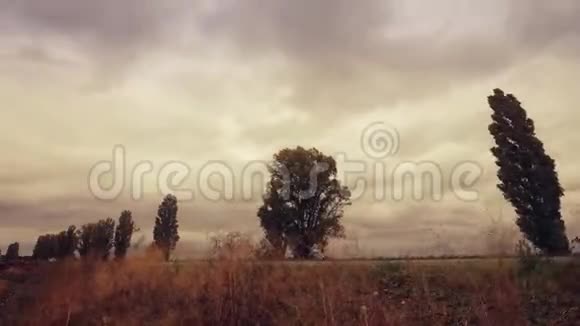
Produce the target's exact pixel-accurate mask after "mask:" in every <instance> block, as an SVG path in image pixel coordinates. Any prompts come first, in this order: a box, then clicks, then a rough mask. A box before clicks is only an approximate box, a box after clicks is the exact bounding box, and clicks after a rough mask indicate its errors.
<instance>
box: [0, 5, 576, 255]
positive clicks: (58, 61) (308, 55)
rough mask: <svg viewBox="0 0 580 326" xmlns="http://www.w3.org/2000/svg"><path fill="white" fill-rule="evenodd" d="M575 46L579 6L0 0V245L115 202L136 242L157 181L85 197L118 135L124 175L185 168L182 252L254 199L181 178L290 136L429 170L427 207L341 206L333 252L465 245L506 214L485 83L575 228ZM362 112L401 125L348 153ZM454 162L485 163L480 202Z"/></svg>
mask: <svg viewBox="0 0 580 326" xmlns="http://www.w3.org/2000/svg"><path fill="white" fill-rule="evenodd" d="M579 55H580V3H579V2H578V1H576V0H560V1H549V2H548V1H540V0H508V1H506V0H488V1H460V0H443V1H436V2H435V1H413V0H385V1H379V0H368V1H357V2H354V1H351V0H293V1H290V0H270V1H260V0H215V1H210V0H197V1H195V0H193V1H186V0H168V1H154V0H102V1H88V0H87V1H85V0H80V1H79V0H50V1H38V0H0V103H1V109H0V146H1V148H2V150H3V154H2V156H1V158H0V163H1V169H0V222H1V224H2V225H1V228H0V246H1V247H2V248H5V247H6V246H7V244H8V243H9V242H12V241H20V242H21V244H22V246H23V251H24V253H27V252H29V251H30V247H31V246H32V244H33V242H34V241H35V240H36V237H37V236H38V235H39V234H43V233H47V232H54V231H58V230H60V229H64V228H65V227H66V226H68V225H69V224H77V225H80V224H82V223H86V222H90V221H95V220H98V219H100V218H105V217H108V216H111V217H114V218H116V217H118V215H119V213H120V211H121V210H122V209H130V210H132V211H133V212H134V215H135V218H136V219H137V222H138V224H139V226H140V227H141V229H142V232H141V233H142V235H144V236H145V238H146V239H147V240H146V241H150V240H151V234H150V233H151V232H150V231H151V228H152V225H153V220H154V217H155V213H156V208H157V205H158V203H159V202H160V200H161V196H162V195H161V194H160V193H159V191H157V187H156V186H155V184H156V182H157V180H156V178H155V176H154V175H149V176H147V177H146V178H145V181H144V182H145V184H146V186H145V189H144V191H145V195H144V197H143V198H141V199H140V200H133V199H131V198H130V189H124V191H123V192H122V194H121V196H120V197H119V198H118V199H116V200H112V201H104V200H101V199H99V198H95V196H94V195H93V194H91V192H90V191H89V186H88V178H89V171H90V170H91V168H92V167H93V166H94V165H95V164H96V163H98V162H99V161H103V160H111V158H112V152H113V148H114V147H115V145H122V146H123V148H124V149H125V154H126V160H127V166H128V169H129V170H130V169H132V168H133V167H135V166H136V165H137V163H138V162H140V161H144V160H147V161H150V162H151V163H152V165H153V168H154V171H158V170H159V169H160V168H161V167H162V166H164V164H166V163H168V162H173V161H178V162H182V163H184V164H187V165H188V166H189V167H190V168H191V171H190V178H189V179H188V180H186V182H184V184H183V185H182V188H191V189H192V190H194V191H193V192H194V195H195V199H194V200H189V201H183V202H182V203H181V206H180V208H181V210H180V214H179V218H180V223H181V229H180V231H181V234H182V240H183V241H182V242H181V244H180V247H179V250H180V252H182V253H184V254H185V253H189V252H193V251H195V250H198V249H199V247H200V243H201V242H203V241H204V240H205V239H206V237H207V234H208V233H212V232H219V231H224V232H225V231H234V230H238V231H243V232H249V233H252V234H255V235H256V236H257V235H258V234H259V233H258V231H259V227H258V220H257V217H256V210H257V208H258V207H259V204H260V203H259V201H260V198H259V196H254V197H253V199H251V200H244V199H243V198H241V197H240V196H239V194H237V192H236V195H235V196H234V197H235V198H234V199H233V200H220V201H211V200H208V199H207V198H203V197H204V196H203V195H201V194H200V189H198V186H197V179H199V178H198V175H199V173H198V172H199V171H200V169H201V168H202V167H203V166H204V164H206V163H208V162H216V161H218V162H222V163H223V164H227V165H228V166H229V167H230V168H231V170H232V171H233V174H234V175H235V176H236V178H239V177H240V176H241V175H242V173H243V168H244V166H246V165H247V163H248V162H251V161H255V160H257V161H263V162H267V161H268V160H270V159H271V157H272V154H273V153H274V152H276V151H277V150H279V149H281V148H284V147H294V146H297V145H302V146H304V147H317V148H318V149H320V150H321V151H323V152H324V153H326V154H332V155H340V153H345V154H344V155H346V157H347V159H349V160H360V161H362V162H366V164H367V166H368V167H369V169H370V168H371V167H373V166H374V164H377V163H378V164H383V165H385V166H387V167H389V168H393V167H394V166H397V164H399V163H400V162H412V163H415V164H418V163H420V162H431V163H434V164H436V165H437V166H439V167H441V175H442V182H443V183H444V184H445V190H444V193H443V198H442V200H440V201H436V200H432V198H425V199H423V200H415V199H413V198H404V199H403V200H393V198H391V197H389V196H388V195H387V198H386V199H384V200H373V198H372V196H370V195H369V194H368V193H367V195H365V196H363V197H362V198H360V199H358V200H356V201H355V202H354V203H353V205H352V206H351V207H349V208H348V209H347V210H346V215H345V218H344V224H345V228H346V230H347V236H348V241H343V242H341V243H340V244H338V243H335V244H334V248H335V250H336V251H337V252H338V251H342V250H343V249H341V248H342V247H341V246H349V245H350V244H352V243H355V242H358V246H359V248H360V250H361V251H364V252H365V254H377V255H378V254H385V255H397V254H425V253H453V252H465V251H473V252H476V251H477V252H480V251H483V250H486V249H488V247H489V242H490V240H489V236H488V235H487V234H488V231H489V229H490V227H492V226H493V225H494V224H495V222H494V220H496V221H497V220H501V221H503V224H502V225H505V227H506V228H508V229H509V227H511V226H512V225H513V219H514V216H513V210H512V209H511V208H510V207H509V205H507V204H504V203H503V200H502V197H501V194H500V193H499V192H498V190H497V189H496V188H495V183H496V180H495V173H496V169H495V165H494V163H493V157H492V156H491V154H490V153H489V148H490V147H491V146H492V140H491V137H490V135H489V134H488V131H487V126H488V124H489V122H490V109H489V108H488V107H487V102H486V101H487V100H486V97H487V96H488V95H490V94H491V93H492V89H493V88H496V87H499V88H502V89H504V90H505V91H506V92H510V93H514V94H515V95H516V96H517V97H518V98H519V99H520V101H521V102H523V105H524V107H525V108H526V110H527V111H528V113H529V115H530V116H531V117H532V118H533V119H534V120H535V121H536V127H537V134H538V136H539V137H540V138H541V139H542V140H543V141H544V143H545V147H546V150H547V152H548V153H549V154H550V155H551V156H552V157H553V158H555V159H556V162H557V166H558V172H559V175H560V181H561V183H562V185H563V187H564V188H565V189H566V196H565V198H564V201H563V209H562V212H563V215H564V218H565V221H566V223H567V225H568V231H569V234H570V235H577V234H579V233H580V222H579V221H578V216H579V215H580V178H579V177H578V172H577V166H578V162H579V161H580V157H579V155H580V154H578V148H579V147H580V133H579V132H577V131H576V128H577V126H578V124H579V122H580V113H578V112H577V110H578V108H577V106H578V104H579V103H580V92H578V86H579V83H578V82H579V78H578V76H580V62H579ZM376 122H384V123H385V124H386V125H389V126H390V127H389V128H390V129H389V130H391V133H393V130H396V131H397V133H398V137H399V142H398V143H397V145H398V151H396V153H395V152H393V153H392V154H393V155H390V156H389V157H387V158H385V159H380V160H376V159H375V158H374V157H371V156H369V155H368V153H366V152H365V151H364V148H363V147H364V146H361V133H362V132H363V130H365V128H366V127H368V126H370V125H372V124H373V123H376ZM465 162H474V163H476V164H477V166H479V167H481V168H482V169H483V173H482V175H481V177H480V178H479V180H478V181H477V182H476V183H475V184H474V185H473V186H472V187H470V190H474V191H477V192H478V194H479V195H478V199H477V200H471V201H463V200H460V199H458V198H457V196H455V194H454V193H453V191H450V190H452V189H449V188H448V187H447V185H448V183H449V182H450V181H449V179H450V178H451V175H452V173H453V171H454V170H453V167H455V166H457V165H461V164H462V163H465ZM339 168H340V169H342V170H345V167H344V166H339ZM206 172H207V171H206ZM365 178H366V179H368V180H367V181H368V182H367V184H368V185H370V186H372V185H376V184H379V182H377V178H378V179H380V176H378V177H377V176H373V175H372V174H371V173H370V172H369V171H367V173H366V174H365ZM386 178H387V180H389V173H387V176H386ZM126 180H127V182H128V184H130V183H131V182H132V179H131V178H129V176H126ZM212 180H213V181H215V179H212ZM344 181H345V183H346V184H347V185H349V186H351V187H354V183H353V181H352V180H344ZM212 184H213V185H214V186H215V182H214V183H212ZM126 188H128V187H126ZM500 216H501V218H500ZM492 217H493V218H492ZM500 224H501V223H500ZM138 237H139V236H138ZM349 243H350V244H349ZM337 248H338V249H337Z"/></svg>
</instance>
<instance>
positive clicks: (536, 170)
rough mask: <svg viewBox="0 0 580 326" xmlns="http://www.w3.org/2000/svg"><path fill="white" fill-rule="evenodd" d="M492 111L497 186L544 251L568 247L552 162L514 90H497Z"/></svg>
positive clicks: (558, 251) (491, 98) (522, 226)
mask: <svg viewBox="0 0 580 326" xmlns="http://www.w3.org/2000/svg"><path fill="white" fill-rule="evenodd" d="M488 102H489V105H490V107H491V109H492V111H493V113H492V116H491V117H492V120H493V121H492V123H491V124H490V126H489V131H490V133H491V134H492V136H493V138H494V140H495V146H494V147H493V148H492V149H491V152H492V153H493V155H494V156H495V157H496V164H497V166H498V167H499V169H498V172H497V176H498V178H499V184H498V188H499V189H500V190H501V191H502V193H503V195H504V197H505V199H506V200H508V201H509V202H510V203H511V204H512V205H513V206H514V208H515V211H516V213H517V215H518V219H517V222H516V223H517V225H518V226H519V228H520V230H521V231H522V233H523V234H524V235H525V237H526V238H527V239H528V240H529V241H530V242H531V243H532V244H533V245H534V246H536V247H537V248H538V249H540V250H542V251H543V252H544V253H546V254H564V253H568V252H569V251H570V248H569V242H568V238H567V237H566V232H565V226H564V221H563V220H562V216H561V213H560V198H561V197H562V196H563V194H564V191H563V189H562V187H561V186H560V182H559V180H558V174H557V172H556V166H555V162H554V160H553V159H552V158H551V157H550V156H549V155H547V154H546V153H545V151H544V145H543V143H542V142H541V141H540V140H539V139H538V138H537V137H536V133H535V126H534V121H533V120H532V119H530V118H529V117H528V116H527V113H526V111H525V110H524V109H523V108H522V106H521V103H520V102H519V101H518V100H517V99H516V97H515V96H513V95H512V94H507V95H506V94H504V92H503V91H502V90H500V89H496V90H494V94H493V95H492V96H489V98H488Z"/></svg>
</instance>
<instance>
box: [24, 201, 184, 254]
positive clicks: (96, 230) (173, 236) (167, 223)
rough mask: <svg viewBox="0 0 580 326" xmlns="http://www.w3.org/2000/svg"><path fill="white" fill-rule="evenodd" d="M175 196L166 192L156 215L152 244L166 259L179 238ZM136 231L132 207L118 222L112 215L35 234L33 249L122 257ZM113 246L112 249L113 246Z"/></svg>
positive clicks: (37, 250)
mask: <svg viewBox="0 0 580 326" xmlns="http://www.w3.org/2000/svg"><path fill="white" fill-rule="evenodd" d="M177 210H178V208H177V198H175V196H173V195H168V196H166V197H165V198H164V199H163V202H162V203H161V205H159V209H158V211H157V217H156V218H155V228H154V230H153V238H154V243H153V244H152V246H153V247H154V248H155V249H157V250H159V251H160V252H162V253H163V257H164V258H165V259H166V260H169V258H170V256H171V252H172V251H173V250H174V249H175V246H176V244H177V242H178V241H179V234H178V228H179V224H178V222H177ZM137 231H139V229H138V228H137V227H136V225H135V222H134V220H133V216H132V213H131V211H128V210H126V211H123V212H122V213H121V215H120V216H119V219H118V222H117V223H116V222H115V220H113V219H112V218H107V219H103V220H99V221H98V222H96V223H88V224H85V225H83V226H81V227H80V229H77V228H76V227H75V226H74V225H71V226H69V227H68V229H66V230H64V231H62V232H60V233H57V234H45V235H41V236H40V237H38V240H37V241H36V245H35V246H34V250H33V257H34V258H36V259H43V260H47V259H64V258H67V257H73V256H75V253H76V252H78V254H79V256H81V257H85V258H91V259H100V260H107V259H109V257H110V255H111V252H113V253H114V257H115V259H123V258H125V256H126V255H127V252H128V250H129V248H130V247H131V239H132V237H133V233H135V232H137ZM113 249H114V250H113Z"/></svg>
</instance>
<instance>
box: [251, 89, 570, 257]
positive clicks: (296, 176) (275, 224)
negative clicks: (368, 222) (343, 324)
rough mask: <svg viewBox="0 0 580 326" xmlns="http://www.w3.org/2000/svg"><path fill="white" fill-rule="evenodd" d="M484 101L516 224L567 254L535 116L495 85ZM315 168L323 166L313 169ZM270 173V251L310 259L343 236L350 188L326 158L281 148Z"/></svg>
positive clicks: (550, 165) (556, 191) (265, 223)
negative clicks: (343, 217)
mask: <svg viewBox="0 0 580 326" xmlns="http://www.w3.org/2000/svg"><path fill="white" fill-rule="evenodd" d="M488 103H489V106H490V108H491V109H492V112H493V113H492V116H491V118H492V123H491V124H490V126H489V132H490V133H491V135H492V136H493V138H494V140H495V146H494V147H493V148H492V149H491V152H492V154H493V155H494V156H495V158H496V164H497V166H498V168H499V169H498V173H497V176H498V179H499V183H498V188H499V189H500V190H501V191H502V193H503V195H504V197H505V199H506V200H508V201H509V202H510V203H511V204H512V205H513V207H514V208H515V212H516V214H517V216H518V218H517V221H516V224H517V225H518V226H519V228H520V231H521V232H522V234H523V235H524V237H525V238H526V239H527V240H528V241H529V242H530V243H531V244H532V245H533V246H535V247H536V248H537V249H539V250H540V251H542V252H543V253H544V254H547V255H563V254H568V253H570V248H571V245H570V242H569V241H568V237H567V236H566V228H565V225H564V221H563V220H562V215H561V213H560V207H561V204H560V199H561V197H562V196H563V195H564V190H563V189H562V187H561V186H560V182H559V179H558V174H557V172H556V164H555V162H554V159H552V158H551V157H550V156H549V155H548V154H546V153H545V150H544V145H543V143H542V142H541V141H540V140H539V139H538V138H537V136H536V133H535V126H534V121H533V120H532V119H530V118H529V117H528V116H527V113H526V110H524V108H523V107H522V106H521V103H520V102H519V101H518V100H517V99H516V97H515V96H513V95H512V94H507V95H506V94H505V93H504V92H503V91H502V90H500V89H495V90H494V94H493V95H491V96H489V97H488ZM319 165H320V166H323V167H324V169H322V170H316V169H317V166H319ZM315 170H316V171H317V173H316V174H314V175H313V174H312V171H315ZM270 173H271V179H270V182H269V183H268V193H267V195H266V196H265V197H264V203H263V205H262V206H261V207H260V209H259V211H258V217H259V219H260V224H261V226H262V228H263V229H264V233H265V240H264V241H263V244H264V245H265V246H267V247H268V248H270V250H271V251H272V252H274V253H275V254H276V253H277V254H278V255H280V256H281V255H284V254H285V253H286V251H287V250H290V251H291V252H292V253H293V255H294V256H295V257H299V258H308V257H312V256H313V255H314V253H315V252H316V251H317V250H318V251H320V252H322V253H323V252H324V249H325V248H326V245H327V244H328V240H329V238H332V237H342V236H344V229H343V227H342V224H341V222H340V220H341V218H342V216H343V208H344V206H346V205H350V192H349V191H348V189H347V188H346V187H343V186H341V185H340V182H339V181H338V180H337V179H336V162H335V161H334V159H333V158H332V157H330V156H326V155H324V154H322V153H321V152H319V151H318V150H316V149H314V148H313V149H309V150H306V149H304V148H302V147H298V148H296V149H284V150H282V151H280V152H279V153H277V154H275V155H274V160H273V163H272V164H271V165H270ZM313 184H315V188H314V189H311V186H312V185H313ZM304 194H307V196H304Z"/></svg>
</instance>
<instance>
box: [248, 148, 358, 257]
mask: <svg viewBox="0 0 580 326" xmlns="http://www.w3.org/2000/svg"><path fill="white" fill-rule="evenodd" d="M269 171H270V174H271V177H270V181H269V183H268V193H267V195H266V196H265V197H264V203H263V205H262V207H260V209H259V211H258V217H259V219H260V224H261V226H262V228H263V229H264V233H265V238H266V239H267V241H268V242H270V244H271V246H272V247H273V248H274V249H275V250H276V251H277V252H278V255H280V256H283V255H284V254H285V252H286V250H287V248H289V249H290V250H291V251H292V253H293V255H294V257H297V258H312V257H314V255H315V252H316V250H319V251H320V252H324V249H325V248H326V246H327V244H328V240H329V239H330V238H332V237H343V236H344V229H343V226H342V224H341V222H340V221H341V218H342V216H343V208H344V207H345V206H346V205H350V192H349V191H348V188H346V187H343V186H341V185H340V182H339V181H338V180H337V179H336V172H337V171H336V162H335V160H334V159H333V158H332V157H331V156H326V155H324V154H323V153H321V152H319V151H318V150H317V149H315V148H312V149H308V150H307V149H304V148H302V147H297V148H295V149H288V148H287V149H283V150H281V151H280V152H278V153H277V154H275V155H274V160H273V162H272V163H271V164H270V166H269Z"/></svg>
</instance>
